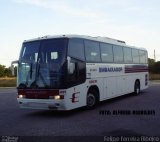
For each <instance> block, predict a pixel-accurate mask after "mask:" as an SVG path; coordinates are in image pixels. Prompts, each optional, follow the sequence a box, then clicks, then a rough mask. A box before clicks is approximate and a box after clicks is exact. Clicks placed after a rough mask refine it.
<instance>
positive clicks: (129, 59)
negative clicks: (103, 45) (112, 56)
mask: <svg viewBox="0 0 160 142" xmlns="http://www.w3.org/2000/svg"><path fill="white" fill-rule="evenodd" d="M123 50H124V62H125V63H132V62H133V59H132V51H131V48H127V47H123Z"/></svg>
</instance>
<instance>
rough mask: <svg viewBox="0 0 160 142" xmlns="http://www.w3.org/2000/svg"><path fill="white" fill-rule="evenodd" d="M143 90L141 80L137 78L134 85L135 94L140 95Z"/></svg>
mask: <svg viewBox="0 0 160 142" xmlns="http://www.w3.org/2000/svg"><path fill="white" fill-rule="evenodd" d="M140 92H141V88H140V82H139V81H138V80H137V81H136V82H135V85H134V94H135V95H139V94H140Z"/></svg>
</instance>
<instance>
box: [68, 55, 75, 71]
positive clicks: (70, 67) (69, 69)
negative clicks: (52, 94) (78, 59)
mask: <svg viewBox="0 0 160 142" xmlns="http://www.w3.org/2000/svg"><path fill="white" fill-rule="evenodd" d="M67 61H68V73H69V74H73V73H74V71H75V63H72V62H71V58H70V57H67Z"/></svg>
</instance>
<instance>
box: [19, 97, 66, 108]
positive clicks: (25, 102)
mask: <svg viewBox="0 0 160 142" xmlns="http://www.w3.org/2000/svg"><path fill="white" fill-rule="evenodd" d="M17 101H18V104H19V106H20V108H27V109H44V110H65V105H64V100H52V99H23V98H17Z"/></svg>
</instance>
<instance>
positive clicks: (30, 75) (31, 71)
mask: <svg viewBox="0 0 160 142" xmlns="http://www.w3.org/2000/svg"><path fill="white" fill-rule="evenodd" d="M30 79H32V63H31V67H30Z"/></svg>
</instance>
